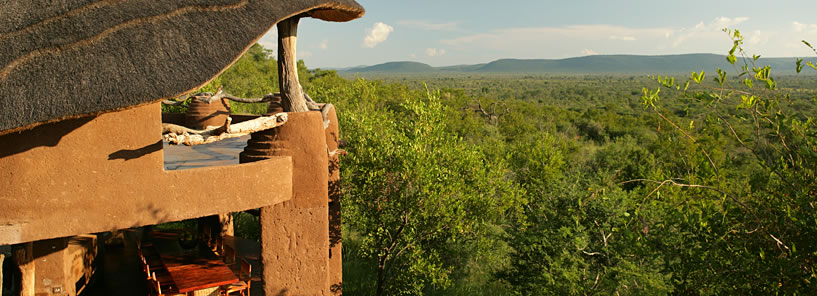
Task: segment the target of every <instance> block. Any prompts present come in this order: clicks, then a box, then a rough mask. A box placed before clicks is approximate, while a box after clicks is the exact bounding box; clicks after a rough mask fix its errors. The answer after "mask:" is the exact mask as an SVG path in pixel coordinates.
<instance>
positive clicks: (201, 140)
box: [162, 113, 287, 146]
mask: <svg viewBox="0 0 817 296" xmlns="http://www.w3.org/2000/svg"><path fill="white" fill-rule="evenodd" d="M232 120H233V119H232V118H230V117H227V121H226V122H225V123H224V125H223V126H219V127H210V128H207V129H205V130H194V129H190V128H186V127H183V126H180V125H175V124H170V123H163V124H162V139H164V140H165V141H167V142H170V144H176V145H178V144H184V145H187V146H193V145H200V144H209V143H213V142H217V141H221V140H225V139H230V138H237V137H241V136H246V135H249V134H251V133H254V132H259V131H264V130H268V129H271V128H275V127H278V126H281V125H283V124H284V123H286V121H287V114H286V113H278V114H275V115H271V116H262V117H259V118H256V119H253V120H248V121H244V122H241V123H237V124H232V125H231V124H230V123H231V122H232Z"/></svg>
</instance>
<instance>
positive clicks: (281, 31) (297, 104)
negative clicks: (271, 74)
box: [278, 16, 309, 112]
mask: <svg viewBox="0 0 817 296" xmlns="http://www.w3.org/2000/svg"><path fill="white" fill-rule="evenodd" d="M299 20H300V18H299V17H297V16H295V17H291V18H288V19H286V20H283V21H281V22H279V23H278V86H279V87H280V90H281V106H282V107H283V108H284V112H306V111H309V108H308V107H307V106H306V99H304V94H303V91H301V83H300V82H299V81H298V59H297V56H296V55H295V46H296V42H297V39H298V21H299Z"/></svg>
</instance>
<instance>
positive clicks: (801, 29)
mask: <svg viewBox="0 0 817 296" xmlns="http://www.w3.org/2000/svg"><path fill="white" fill-rule="evenodd" d="M792 27H793V28H794V31H795V32H797V33H813V32H817V25H816V24H804V23H801V22H793V23H792Z"/></svg>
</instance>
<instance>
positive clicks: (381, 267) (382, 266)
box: [375, 254, 389, 296]
mask: <svg viewBox="0 0 817 296" xmlns="http://www.w3.org/2000/svg"><path fill="white" fill-rule="evenodd" d="M388 256H389V255H388V254H387V255H383V256H378V258H377V290H376V291H375V296H383V293H385V291H384V290H385V289H386V258H388Z"/></svg>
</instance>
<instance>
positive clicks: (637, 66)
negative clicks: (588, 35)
mask: <svg viewBox="0 0 817 296" xmlns="http://www.w3.org/2000/svg"><path fill="white" fill-rule="evenodd" d="M795 60H796V59H795V58H761V59H760V60H758V61H757V62H756V64H757V65H758V66H763V65H771V66H772V69H773V71H774V73H778V74H779V73H786V74H794V73H795V71H794V70H795ZM716 68H721V69H724V70H727V72H732V73H734V72H735V71H734V70H733V69H734V68H733V66H732V65H730V64H729V63H728V62H727V61H726V57H725V56H722V55H716V54H682V55H660V56H643V55H593V56H585V57H577V58H567V59H558V60H556V59H501V60H496V61H493V62H490V63H487V64H477V65H456V66H446V67H436V68H435V67H432V66H429V65H427V64H423V63H418V62H390V63H385V64H379V65H374V66H368V67H356V68H350V69H343V70H340V72H345V73H364V72H380V73H438V72H463V73H689V72H692V71H701V70H704V71H706V72H714V70H715V69H716Z"/></svg>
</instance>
